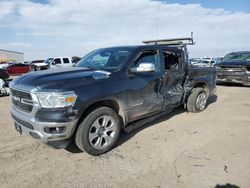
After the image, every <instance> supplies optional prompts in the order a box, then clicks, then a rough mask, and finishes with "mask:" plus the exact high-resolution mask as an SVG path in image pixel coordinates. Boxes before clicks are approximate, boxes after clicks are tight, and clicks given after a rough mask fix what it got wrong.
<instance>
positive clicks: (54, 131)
mask: <svg viewBox="0 0 250 188" xmlns="http://www.w3.org/2000/svg"><path fill="white" fill-rule="evenodd" d="M65 131H66V127H65V126H63V127H45V128H44V132H46V133H48V134H62V133H64V132H65Z"/></svg>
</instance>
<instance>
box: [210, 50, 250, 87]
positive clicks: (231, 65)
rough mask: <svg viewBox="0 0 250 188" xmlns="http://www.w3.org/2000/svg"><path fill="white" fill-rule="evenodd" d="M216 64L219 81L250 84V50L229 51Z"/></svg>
mask: <svg viewBox="0 0 250 188" xmlns="http://www.w3.org/2000/svg"><path fill="white" fill-rule="evenodd" d="M215 66H216V70H217V82H218V83H220V82H228V83H238V84H243V85H250V51H242V52H232V53H229V54H227V55H226V56H225V57H224V58H223V59H222V61H221V62H220V63H217V64H216V65H215Z"/></svg>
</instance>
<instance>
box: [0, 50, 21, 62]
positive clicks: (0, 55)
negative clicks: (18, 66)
mask: <svg viewBox="0 0 250 188" xmlns="http://www.w3.org/2000/svg"><path fill="white" fill-rule="evenodd" d="M1 62H24V54H23V53H22V52H15V51H10V50H3V49H0V63H1Z"/></svg>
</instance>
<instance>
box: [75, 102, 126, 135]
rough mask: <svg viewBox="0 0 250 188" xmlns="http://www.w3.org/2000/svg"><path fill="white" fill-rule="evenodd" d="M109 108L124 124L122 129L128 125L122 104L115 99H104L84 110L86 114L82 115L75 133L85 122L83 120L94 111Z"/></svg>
mask: <svg viewBox="0 0 250 188" xmlns="http://www.w3.org/2000/svg"><path fill="white" fill-rule="evenodd" d="M103 106H106V107H109V108H111V109H112V110H114V111H115V112H116V113H117V114H118V116H119V118H120V121H121V123H122V125H121V127H123V126H124V125H125V123H126V117H125V113H124V110H123V108H122V107H121V104H119V102H118V101H117V100H115V99H104V100H99V101H95V102H93V103H91V104H89V105H88V106H87V108H86V109H85V110H84V112H83V113H82V114H81V116H80V119H79V120H78V122H77V126H76V128H75V131H76V130H77V128H78V126H79V124H80V123H81V122H82V121H83V119H84V118H85V117H86V116H87V115H88V114H89V113H90V112H91V111H93V110H95V109H97V108H99V107H103Z"/></svg>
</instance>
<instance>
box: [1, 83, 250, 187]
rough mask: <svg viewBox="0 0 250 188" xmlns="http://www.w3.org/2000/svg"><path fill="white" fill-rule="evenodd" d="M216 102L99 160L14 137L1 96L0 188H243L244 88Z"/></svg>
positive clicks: (247, 158)
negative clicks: (200, 111)
mask: <svg viewBox="0 0 250 188" xmlns="http://www.w3.org/2000/svg"><path fill="white" fill-rule="evenodd" d="M216 95H217V97H216V96H215V97H213V98H211V99H210V104H209V105H208V107H207V109H206V110H205V111H204V112H202V113H197V114H192V113H186V112H185V111H184V110H183V109H182V108H179V109H177V110H175V111H173V112H172V113H170V114H169V115H167V116H165V117H163V118H161V119H159V120H158V121H155V122H153V123H151V124H149V125H145V126H144V127H143V128H141V129H139V130H136V131H134V132H132V133H130V134H123V135H122V137H121V139H120V142H119V144H118V146H117V147H116V148H114V149H113V150H112V151H110V152H109V153H107V154H104V155H102V156H100V157H92V156H90V155H88V154H86V153H81V152H78V151H77V150H75V148H74V147H71V148H70V150H64V149H54V148H51V147H49V146H47V145H44V144H41V143H39V142H37V141H35V140H34V139H32V138H30V137H29V136H20V135H19V134H18V133H17V132H16V131H15V129H14V125H13V122H12V120H11V117H10V113H9V105H10V104H9V103H10V102H9V97H0V107H1V108H0V128H1V129H0V133H1V136H0V187H91V188H92V187H126V188H127V187H143V188H145V187H157V188H159V187H180V188H194V187H197V188H201V187H202V188H204V187H205V188H206V187H211V188H214V187H216V188H217V187H218V188H220V187H221V188H223V187H224V188H225V185H226V184H230V185H232V186H229V185H228V186H227V187H228V188H237V187H241V188H248V187H250V146H249V145H250V100H249V99H250V98H249V97H250V88H249V87H241V86H232V85H228V86H218V87H217V94H216ZM223 185H224V186H223ZM234 186H235V187H234Z"/></svg>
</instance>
